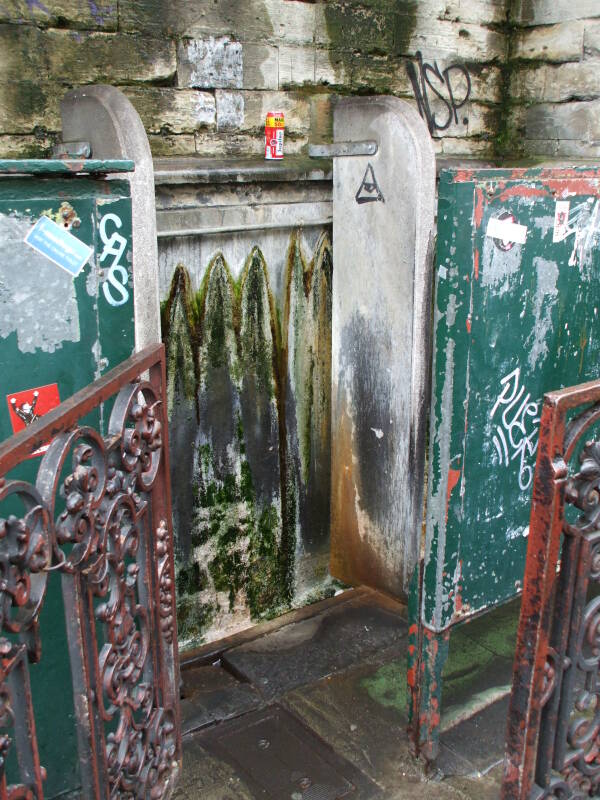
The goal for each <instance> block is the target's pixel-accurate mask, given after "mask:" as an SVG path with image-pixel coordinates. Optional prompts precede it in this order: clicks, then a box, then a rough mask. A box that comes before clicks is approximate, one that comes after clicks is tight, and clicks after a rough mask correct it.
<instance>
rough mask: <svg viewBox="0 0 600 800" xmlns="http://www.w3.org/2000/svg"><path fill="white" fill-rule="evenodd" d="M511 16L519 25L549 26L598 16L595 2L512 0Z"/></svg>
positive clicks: (580, 0)
mask: <svg viewBox="0 0 600 800" xmlns="http://www.w3.org/2000/svg"><path fill="white" fill-rule="evenodd" d="M511 16H512V18H513V20H514V21H515V22H518V23H519V24H521V25H551V24H552V23H554V22H567V21H568V20H574V19H586V18H589V17H598V16H600V6H599V5H598V1H597V0H577V2H576V3H574V2H573V0H535V2H533V3H532V2H531V0H513V7H512V9H511Z"/></svg>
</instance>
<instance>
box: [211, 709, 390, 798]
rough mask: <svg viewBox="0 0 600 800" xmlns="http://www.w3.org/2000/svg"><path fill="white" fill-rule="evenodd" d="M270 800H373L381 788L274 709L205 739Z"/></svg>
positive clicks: (226, 726) (295, 720) (286, 714)
mask: <svg viewBox="0 0 600 800" xmlns="http://www.w3.org/2000/svg"><path fill="white" fill-rule="evenodd" d="M200 741H201V742H202V743H203V744H204V746H205V747H206V748H207V750H209V752H212V753H214V754H215V755H217V756H220V757H221V758H223V759H224V760H225V761H227V762H229V763H230V764H231V765H232V766H233V767H234V768H235V769H236V771H238V772H239V774H240V775H241V776H242V778H243V779H244V781H245V783H246V784H247V785H248V786H250V787H251V789H252V790H253V792H254V793H255V796H256V797H257V798H258V797H261V798H265V800H281V799H282V798H285V797H290V798H292V800H301V798H307V800H308V798H310V797H312V798H314V799H315V800H317V799H318V800H342V799H343V798H352V800H371V799H372V798H374V796H375V795H377V794H378V790H377V787H376V785H375V784H374V783H373V782H372V781H370V780H369V779H368V778H367V777H366V776H365V775H363V774H362V773H361V772H360V771H359V770H357V769H356V767H354V766H353V765H352V764H351V763H350V762H348V761H346V760H345V759H344V758H342V757H340V756H339V755H338V754H337V753H336V752H335V751H334V750H333V749H332V748H331V747H329V746H328V745H327V744H326V743H325V742H324V741H323V740H322V739H320V738H319V737H317V736H316V735H315V734H314V732H313V731H312V730H311V729H310V728H308V727H307V726H306V725H304V724H303V723H302V722H301V721H300V720H299V719H298V718H297V717H295V716H294V715H292V714H290V713H289V711H286V710H285V709H283V708H281V707H279V706H277V705H274V706H271V707H269V708H268V709H265V710H263V711H259V712H254V713H251V714H247V715H246V716H244V717H243V718H241V719H239V720H236V721H235V722H233V723H228V724H224V725H222V726H220V727H219V728H218V729H217V730H216V731H214V732H213V731H209V732H208V733H206V734H204V735H203V736H201V737H200Z"/></svg>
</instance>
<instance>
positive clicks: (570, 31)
mask: <svg viewBox="0 0 600 800" xmlns="http://www.w3.org/2000/svg"><path fill="white" fill-rule="evenodd" d="M583 33H584V23H583V22H563V23H559V24H557V25H549V26H547V27H541V28H532V29H528V30H524V31H521V32H518V33H517V34H516V36H515V38H514V49H513V57H514V58H524V59H531V60H535V61H577V60H579V59H580V58H581V56H582V54H583Z"/></svg>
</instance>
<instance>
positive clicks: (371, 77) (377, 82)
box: [351, 55, 502, 103]
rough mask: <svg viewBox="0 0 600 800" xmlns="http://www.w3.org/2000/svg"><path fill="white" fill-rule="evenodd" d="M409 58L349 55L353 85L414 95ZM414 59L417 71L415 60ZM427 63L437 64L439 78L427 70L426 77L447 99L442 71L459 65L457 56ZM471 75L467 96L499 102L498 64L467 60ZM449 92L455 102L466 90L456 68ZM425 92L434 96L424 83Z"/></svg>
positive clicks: (463, 78) (460, 62) (356, 87)
mask: <svg viewBox="0 0 600 800" xmlns="http://www.w3.org/2000/svg"><path fill="white" fill-rule="evenodd" d="M408 61H409V59H406V58H398V59H389V58H385V57H380V58H378V57H376V56H361V55H355V56H354V57H353V59H352V78H351V85H352V88H353V89H356V90H359V91H361V92H374V93H376V94H395V95H398V96H400V97H414V92H413V87H412V83H411V81H410V78H409V76H408V71H407V62H408ZM411 61H414V63H415V68H416V69H417V73H418V64H417V62H416V60H414V59H411ZM427 63H430V64H431V65H432V66H433V65H434V63H435V64H437V66H438V68H439V70H440V72H441V74H442V79H441V80H438V79H437V78H436V77H435V75H433V73H431V72H430V73H429V81H430V83H431V84H432V85H433V87H435V89H436V90H437V91H439V92H441V93H442V95H443V96H444V97H445V98H446V99H447V100H448V99H449V92H448V88H447V84H446V82H445V77H444V71H445V70H446V69H447V68H448V67H450V68H451V67H453V66H455V65H462V61H461V60H460V59H452V58H448V59H437V60H436V59H434V61H432V62H427ZM467 69H468V72H469V79H470V84H471V87H470V93H469V98H470V99H471V100H475V101H483V102H484V103H498V102H499V101H500V95H501V90H502V72H501V70H500V68H499V67H496V66H493V65H489V64H485V65H481V64H470V65H469V67H468V68H467ZM449 77H450V85H451V87H452V93H453V96H454V98H455V100H456V101H457V102H460V100H461V99H462V98H463V97H464V96H465V95H466V94H467V91H468V88H469V87H468V85H467V81H466V77H465V76H464V75H463V74H461V71H460V70H458V69H451V70H450V72H449ZM427 90H428V94H429V95H430V96H431V97H432V99H433V100H435V98H436V96H435V92H434V91H433V89H432V88H431V87H429V86H427Z"/></svg>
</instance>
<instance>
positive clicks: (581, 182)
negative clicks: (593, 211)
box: [547, 175, 600, 197]
mask: <svg viewBox="0 0 600 800" xmlns="http://www.w3.org/2000/svg"><path fill="white" fill-rule="evenodd" d="M547 185H548V187H549V188H550V190H551V191H552V192H554V193H555V194H557V195H559V196H560V195H561V194H562V193H563V192H565V191H566V192H568V193H569V194H591V195H593V196H594V197H600V186H599V185H598V180H597V177H596V176H595V179H593V180H591V179H589V178H583V177H581V175H577V177H574V178H571V179H569V180H561V179H554V180H552V179H550V180H548V181H547Z"/></svg>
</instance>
